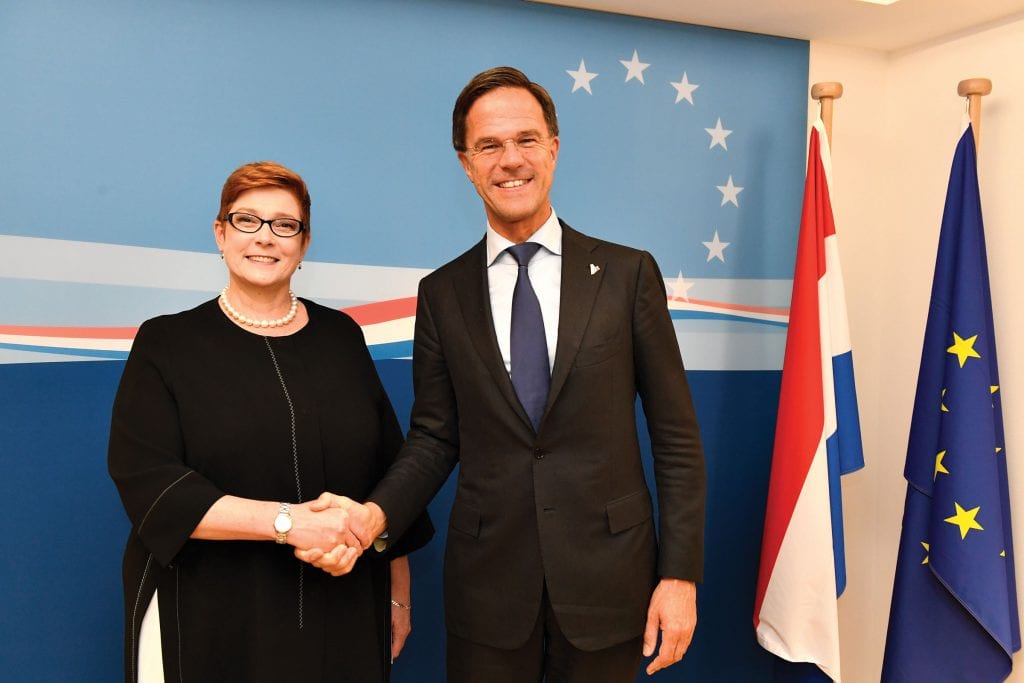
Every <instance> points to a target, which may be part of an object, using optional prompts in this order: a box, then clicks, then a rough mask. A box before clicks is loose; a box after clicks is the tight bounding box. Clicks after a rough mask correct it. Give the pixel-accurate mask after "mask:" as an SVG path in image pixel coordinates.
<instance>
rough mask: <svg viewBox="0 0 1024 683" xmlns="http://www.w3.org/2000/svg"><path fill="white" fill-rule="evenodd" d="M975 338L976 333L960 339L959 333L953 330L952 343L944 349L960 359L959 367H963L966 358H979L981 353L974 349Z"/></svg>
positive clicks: (976, 337) (976, 336)
mask: <svg viewBox="0 0 1024 683" xmlns="http://www.w3.org/2000/svg"><path fill="white" fill-rule="evenodd" d="M977 339H978V335H974V336H973V337H968V338H967V339H962V338H961V337H960V335H959V334H957V333H956V332H954V333H953V345H952V346H950V347H949V348H948V349H946V352H947V353H952V354H953V355H955V356H956V358H957V360H959V361H960V367H963V366H964V363H966V362H967V359H968V358H981V354H979V353H978V352H977V351H975V350H974V342H975V341H977Z"/></svg>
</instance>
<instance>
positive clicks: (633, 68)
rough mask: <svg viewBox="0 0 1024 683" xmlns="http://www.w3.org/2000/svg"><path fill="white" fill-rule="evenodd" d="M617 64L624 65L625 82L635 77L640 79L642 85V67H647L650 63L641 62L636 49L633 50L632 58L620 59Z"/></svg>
mask: <svg viewBox="0 0 1024 683" xmlns="http://www.w3.org/2000/svg"><path fill="white" fill-rule="evenodd" d="M619 64H621V65H622V66H624V67H626V83H629V82H630V81H631V80H633V79H634V78H635V79H636V80H638V81H640V84H641V85H644V69H646V68H647V67H649V66H650V64H647V63H645V62H641V61H640V57H639V56H637V54H636V50H633V59H630V60H625V59H620V60H619Z"/></svg>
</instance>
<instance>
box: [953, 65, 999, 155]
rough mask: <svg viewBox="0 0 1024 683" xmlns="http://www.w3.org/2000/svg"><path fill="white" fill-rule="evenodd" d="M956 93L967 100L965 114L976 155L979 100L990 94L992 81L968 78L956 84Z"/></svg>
mask: <svg viewBox="0 0 1024 683" xmlns="http://www.w3.org/2000/svg"><path fill="white" fill-rule="evenodd" d="M956 92H957V94H958V95H960V97H966V98H967V113H968V114H970V116H971V129H972V130H973V131H974V149H975V153H977V150H978V146H979V145H980V144H981V98H982V97H984V96H985V95H988V94H989V93H990V92H992V81H990V80H989V79H987V78H968V79H966V80H963V81H960V83H958V84H957V86H956Z"/></svg>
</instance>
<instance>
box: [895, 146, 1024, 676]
mask: <svg viewBox="0 0 1024 683" xmlns="http://www.w3.org/2000/svg"><path fill="white" fill-rule="evenodd" d="M987 263H988V261H987V257H986V254H985V235H984V230H983V226H982V221H981V200H980V197H979V194H978V171H977V161H976V158H975V147H974V135H973V131H972V130H971V128H970V126H968V127H967V129H966V131H965V132H964V134H963V136H962V137H961V138H960V142H959V143H958V144H957V148H956V154H955V156H954V158H953V169H952V171H951V173H950V178H949V190H948V192H947V194H946V207H945V211H944V213H943V216H942V230H941V233H940V236H939V253H938V257H937V258H936V262H935V279H934V281H933V284H932V298H931V306H930V308H929V311H928V325H927V328H926V329H925V337H924V351H923V353H922V356H921V369H920V373H919V375H918V379H917V396H916V398H915V400H914V414H913V421H912V423H911V427H910V443H909V445H908V448H907V464H906V469H905V471H904V474H905V476H906V478H907V502H906V508H905V510H904V513H903V533H902V536H901V538H900V549H899V557H898V560H897V565H896V581H895V585H894V588H893V597H892V610H891V612H890V614H889V633H888V636H887V639H886V644H885V660H884V663H883V667H882V681H883V683H885V682H888V681H908V682H912V683H918V682H919V681H971V682H972V683H981V682H984V681H1002V680H1003V679H1005V678H1006V677H1007V676H1008V675H1009V673H1010V670H1011V668H1012V659H1011V657H1012V653H1013V652H1015V651H1017V650H1019V649H1020V626H1019V624H1018V621H1017V592H1016V587H1015V581H1014V567H1013V546H1012V541H1011V529H1010V501H1009V491H1008V489H1007V480H1006V449H1005V443H1004V441H1003V418H1002V409H1001V407H1000V395H1001V388H1000V385H999V372H998V370H997V365H996V342H995V328H994V327H993V325H992V298H991V295H990V293H989V281H988V266H987Z"/></svg>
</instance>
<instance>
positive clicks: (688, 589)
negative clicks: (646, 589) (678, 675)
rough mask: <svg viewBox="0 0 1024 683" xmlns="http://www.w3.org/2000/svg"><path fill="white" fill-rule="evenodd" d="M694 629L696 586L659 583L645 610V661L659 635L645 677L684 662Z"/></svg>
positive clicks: (678, 581)
mask: <svg viewBox="0 0 1024 683" xmlns="http://www.w3.org/2000/svg"><path fill="white" fill-rule="evenodd" d="M696 627H697V586H696V585H695V584H694V583H693V581H683V580H682V579H662V580H661V581H660V582H659V583H658V585H657V587H655V589H654V594H653V595H652V596H651V604H650V606H649V607H648V608H647V627H646V628H645V629H644V657H650V656H651V655H653V654H654V647H655V645H656V644H657V642H658V631H659V630H660V631H661V649H659V650H658V656H657V657H655V659H654V661H652V662H651V663H650V664H648V665H647V675H648V676H650V675H651V674H653V673H654V672H655V671H660V670H661V669H664V668H665V667H668V666H671V665H673V664H675V663H676V662H678V661H679V660H680V659H682V658H683V655H684V654H686V650H687V649H688V648H689V647H690V641H691V640H692V639H693V630H694V629H695V628H696Z"/></svg>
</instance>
